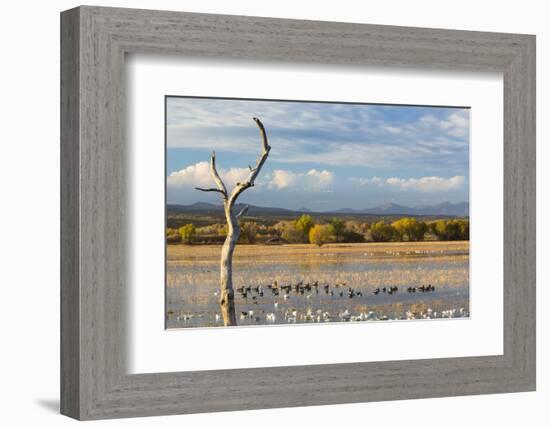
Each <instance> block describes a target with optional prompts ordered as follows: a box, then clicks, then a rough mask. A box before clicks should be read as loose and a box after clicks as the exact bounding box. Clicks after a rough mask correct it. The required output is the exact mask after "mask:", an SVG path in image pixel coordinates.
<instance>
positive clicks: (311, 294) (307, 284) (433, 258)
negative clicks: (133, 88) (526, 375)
mask: <svg viewBox="0 0 550 427" xmlns="http://www.w3.org/2000/svg"><path fill="white" fill-rule="evenodd" d="M469 115H470V110H469V108H468V107H460V106H456V107H450V106H416V105H386V104H365V103H336V102H312V101H288V100H260V99H226V98H201V97H186V96H166V97H165V125H166V128H165V132H166V133H165V137H166V186H165V188H166V198H165V200H166V221H165V223H166V230H165V233H166V235H165V238H166V294H165V298H166V300H165V309H166V313H165V319H166V322H165V325H166V328H167V329H177V328H192V327H219V326H258V325H261V326H265V325H289V324H324V323H329V322H358V321H384V320H386V321H394V320H421V319H456V318H469V316H470V292H469V285H470V281H469V272H470V269H469V126H470V116H469Z"/></svg>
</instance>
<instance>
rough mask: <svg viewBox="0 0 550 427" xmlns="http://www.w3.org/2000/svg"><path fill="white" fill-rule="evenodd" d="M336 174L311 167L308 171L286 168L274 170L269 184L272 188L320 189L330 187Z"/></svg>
mask: <svg viewBox="0 0 550 427" xmlns="http://www.w3.org/2000/svg"><path fill="white" fill-rule="evenodd" d="M333 180H334V174H333V173H332V172H330V171H327V170H322V171H318V170H317V169H311V170H309V171H308V172H305V173H301V172H292V171H289V170H284V169H277V170H275V171H273V173H272V176H271V180H270V181H269V186H270V187H271V188H278V189H283V188H294V189H305V190H313V191H320V190H325V189H327V188H329V187H330V186H331V184H332V182H333Z"/></svg>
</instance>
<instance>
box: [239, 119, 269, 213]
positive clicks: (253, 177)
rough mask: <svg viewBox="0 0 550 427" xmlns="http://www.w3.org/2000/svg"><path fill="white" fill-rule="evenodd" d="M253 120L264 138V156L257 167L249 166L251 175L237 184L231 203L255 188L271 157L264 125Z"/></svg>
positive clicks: (258, 120)
mask: <svg viewBox="0 0 550 427" xmlns="http://www.w3.org/2000/svg"><path fill="white" fill-rule="evenodd" d="M252 120H254V121H255V122H256V125H258V128H259V129H260V135H261V137H262V155H261V156H260V158H259V159H258V161H257V162H256V166H255V167H253V168H252V167H250V166H249V169H250V173H249V174H248V177H247V178H246V180H244V181H243V182H237V185H236V186H235V188H234V189H233V191H232V193H231V196H230V197H229V202H230V203H235V201H236V200H237V197H239V194H241V193H242V192H243V191H244V190H246V189H247V188H250V187H253V186H254V181H255V180H256V177H257V176H258V174H259V173H260V170H261V169H262V166H263V165H264V163H265V161H266V159H267V156H268V155H269V150H271V147H270V146H269V143H268V142H267V135H266V132H265V128H264V125H263V123H262V122H261V120H260V119H258V118H257V117H253V118H252Z"/></svg>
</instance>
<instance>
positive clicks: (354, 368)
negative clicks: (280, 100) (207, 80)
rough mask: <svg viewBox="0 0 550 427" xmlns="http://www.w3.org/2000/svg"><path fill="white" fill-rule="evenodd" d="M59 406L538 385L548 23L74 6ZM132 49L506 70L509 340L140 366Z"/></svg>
mask: <svg viewBox="0 0 550 427" xmlns="http://www.w3.org/2000/svg"><path fill="white" fill-rule="evenodd" d="M61 38H62V64H61V65H62V67H61V69H62V74H61V78H62V93H61V116H62V132H61V133H62V138H61V160H62V176H61V184H62V185H61V187H62V196H61V200H62V202H61V203H62V209H61V211H62V219H61V221H62V239H61V243H62V266H61V274H62V283H61V289H62V304H61V310H62V329H61V335H62V340H61V341H62V344H61V352H62V360H61V363H62V377H61V401H62V413H64V414H66V415H69V416H71V417H74V418H78V419H100V418H116V417H130V416H149V415H164V414H182V413H194V412H213V411H229V410H243V409H259V408H275V407H283V406H286V407H290V406H303V405H324V404H336V403H348V402H364V401H379V400H391V399H411V398H423V397H437V396H458V395H465V394H482V393H503V392H515V391H528V390H534V389H535V38H534V36H529V35H518V34H502V33H483V32H470V31H451V30H439V29H424V28H407V27H392V26H379V25H360V24H345V23H335V22H316V21H301V20H281V19H269V18H256V17H242V16H224V15H207V14H194V13H182V12H163V11H146V10H133V9H115V8H97V7H86V6H84V7H80V8H77V9H73V10H70V11H66V12H63V13H62V25H61ZM127 53H151V54H167V53H168V54H176V55H183V56H185V57H189V58H193V57H202V58H223V59H234V60H262V61H278V62H280V61H285V62H289V63H292V64H295V65H296V66H299V65H300V64H311V63H317V64H324V65H326V66H345V67H347V68H349V67H361V66H363V65H388V66H392V67H419V68H437V69H447V70H487V71H500V72H502V73H503V75H504V90H505V93H504V166H505V177H504V212H505V215H504V261H505V262H504V354H503V355H501V356H487V357H468V358H448V359H430V360H414V361H399V362H369V363H353V364H333V365H314V366H293V367H284V368H281V367H272V368H255V369H236V370H219V371H205V372H179V373H158V374H143V375H128V374H127V373H126V372H127V371H126V369H125V366H126V365H125V359H126V353H125V352H126V345H125V344H126V339H127V334H126V327H127V325H126V324H125V295H126V290H127V289H126V285H127V281H128V280H129V277H130V274H131V272H130V271H128V265H127V256H126V251H127V247H126V246H127V244H128V243H127V242H128V236H127V235H126V232H125V227H126V225H125V212H126V209H127V208H126V204H127V199H128V194H127V188H128V186H127V185H126V180H127V170H128V167H129V165H127V164H126V160H125V159H126V150H127V148H128V147H127V146H126V142H125V137H124V135H125V129H124V121H125V112H124V102H125V81H124V56H125V54H127Z"/></svg>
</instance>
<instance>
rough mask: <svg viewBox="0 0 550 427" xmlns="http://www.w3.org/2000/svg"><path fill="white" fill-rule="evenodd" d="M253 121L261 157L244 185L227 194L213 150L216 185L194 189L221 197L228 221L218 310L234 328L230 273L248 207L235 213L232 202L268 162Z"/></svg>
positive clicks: (264, 140)
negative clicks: (214, 186) (219, 308)
mask: <svg viewBox="0 0 550 427" xmlns="http://www.w3.org/2000/svg"><path fill="white" fill-rule="evenodd" d="M253 120H254V121H255V122H256V124H257V125H258V128H259V129H260V136H261V139H262V154H261V156H260V158H259V159H258V161H257V163H256V166H255V167H252V166H248V168H249V169H250V172H249V174H248V176H247V178H246V179H245V180H244V181H243V182H237V183H236V185H235V188H233V190H232V191H231V193H228V192H227V188H226V187H225V184H224V182H223V181H222V179H221V178H220V175H219V173H218V171H217V169H216V153H215V152H214V151H212V157H211V158H210V173H211V174H212V178H213V179H214V182H215V183H216V188H199V187H196V189H197V190H200V191H214V192H218V193H220V194H221V195H222V199H223V208H224V212H225V219H226V221H227V237H226V238H225V242H224V244H223V247H222V253H221V259H220V307H221V312H222V316H223V323H224V325H225V326H235V325H236V324H237V316H236V313H235V292H234V291H233V274H232V267H233V252H234V251H235V245H236V243H237V240H239V235H240V232H241V229H240V227H239V218H241V217H242V216H243V215H244V214H245V213H246V211H247V210H248V206H245V207H244V208H243V209H241V211H240V212H238V213H236V212H235V202H236V201H237V198H238V197H239V196H240V194H241V193H242V192H243V191H245V190H246V189H247V188H250V187H254V181H255V180H256V178H257V177H258V174H259V173H260V170H261V169H262V166H263V165H264V163H265V161H266V159H267V156H268V154H269V150H271V147H270V146H269V144H268V142H267V135H266V133H265V128H264V125H263V124H262V122H261V121H260V119H258V118H257V117H253Z"/></svg>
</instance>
